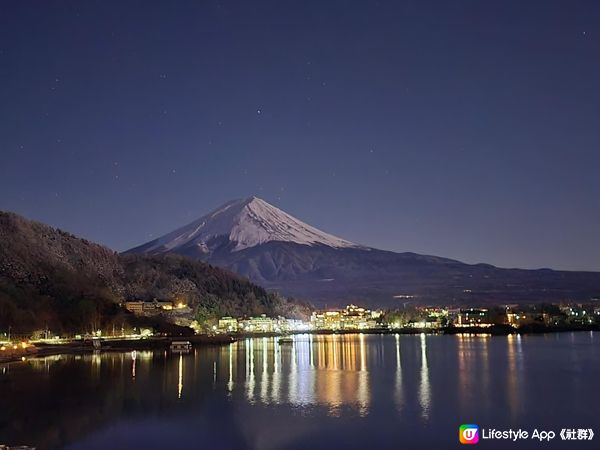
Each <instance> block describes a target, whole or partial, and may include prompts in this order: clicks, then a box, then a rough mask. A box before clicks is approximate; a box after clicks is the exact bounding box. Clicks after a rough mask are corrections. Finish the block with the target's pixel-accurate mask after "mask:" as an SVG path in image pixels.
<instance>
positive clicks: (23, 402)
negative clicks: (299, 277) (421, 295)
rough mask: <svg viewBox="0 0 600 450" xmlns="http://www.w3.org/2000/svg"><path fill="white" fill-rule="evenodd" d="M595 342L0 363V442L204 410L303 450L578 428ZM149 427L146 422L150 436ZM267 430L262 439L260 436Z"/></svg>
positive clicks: (312, 339) (344, 344)
mask: <svg viewBox="0 0 600 450" xmlns="http://www.w3.org/2000/svg"><path fill="white" fill-rule="evenodd" d="M593 338H594V334H588V333H579V334H565V335H549V336H526V337H521V336H507V337H501V336H498V337H491V336H470V335H457V336H426V335H417V336H405V335H402V336H401V335H386V336H378V335H362V334H356V335H298V336H294V340H293V343H291V344H279V343H278V341H277V339H274V338H257V339H245V340H242V341H239V342H236V343H234V344H232V345H229V346H224V347H203V348H197V349H195V350H194V351H193V352H192V353H190V354H171V353H169V352H163V351H156V352H152V351H134V352H123V353H94V354H86V355H58V356H50V357H46V358H37V359H31V360H28V361H27V362H25V363H14V364H9V365H4V366H2V370H0V398H1V399H2V402H3V405H2V406H3V407H4V408H0V441H6V440H7V439H9V440H10V441H11V442H13V443H17V442H27V443H30V444H36V445H37V446H38V448H39V449H42V450H43V449H45V448H48V449H54V448H63V447H64V446H65V444H67V443H70V442H77V441H78V440H80V439H83V438H84V437H85V436H86V435H88V434H90V433H93V432H94V431H95V430H98V429H102V428H103V427H106V426H117V427H119V426H121V425H120V424H125V423H127V421H129V420H131V419H132V418H135V419H136V420H138V421H140V420H141V421H143V420H151V419H150V418H163V419H161V420H170V421H171V422H170V425H169V426H170V427H171V428H173V427H177V424H178V423H180V422H182V421H183V420H184V419H183V418H187V417H194V418H195V419H194V420H196V421H202V420H206V418H207V417H213V416H214V417H215V420H218V421H219V423H221V422H223V423H235V424H236V425H235V426H236V427H237V428H236V429H238V431H239V432H240V433H242V434H243V436H244V442H245V444H244V445H242V444H240V443H239V442H238V443H236V446H240V445H241V447H240V448H261V449H264V450H269V449H270V448H278V447H277V446H278V445H283V443H285V442H288V441H289V440H290V439H292V436H293V437H294V439H299V440H300V441H301V442H304V443H305V444H307V445H311V446H315V442H313V441H310V439H309V438H308V437H306V436H308V434H307V433H309V430H310V433H315V432H319V433H321V434H323V433H325V434H327V433H328V432H329V431H328V430H337V432H338V433H339V432H340V431H341V430H344V433H347V434H348V436H347V440H348V445H350V448H353V447H352V445H354V444H356V446H358V445H359V444H361V442H362V441H361V439H362V437H361V436H363V435H362V434H360V435H358V434H356V433H359V430H362V431H361V432H362V433H367V434H369V433H376V434H377V436H378V439H380V440H381V442H379V444H380V445H382V446H383V447H382V448H386V447H385V443H386V442H388V441H387V440H386V439H392V436H395V435H396V434H397V433H398V432H400V431H402V430H404V431H405V432H406V433H409V432H411V430H413V429H414V428H415V427H417V428H418V429H421V430H430V431H431V432H432V433H431V436H429V437H428V438H429V439H433V440H435V439H442V438H443V437H444V436H449V435H450V434H452V438H453V439H454V438H455V436H454V434H455V433H454V431H455V428H456V426H458V424H460V423H469V422H474V423H481V424H487V425H489V426H492V427H500V426H502V425H505V426H517V427H519V426H525V425H526V424H527V423H533V424H535V425H537V426H539V425H544V424H545V422H552V423H557V424H560V423H561V421H563V422H564V421H565V420H567V421H571V422H572V421H573V420H577V418H579V421H580V422H581V425H582V426H583V425H585V423H584V422H585V420H587V419H588V418H589V417H592V414H591V413H590V412H589V411H593V408H592V409H590V408H589V407H587V406H586V405H585V402H586V401H587V402H597V401H600V396H599V394H597V391H596V390H595V387H594V386H595V382H596V379H597V378H598V376H600V352H599V351H598V350H597V349H596V348H595V346H594V345H593V344H594V341H593ZM561 361H562V362H566V363H564V364H560V362H561ZM549 392H554V393H557V392H560V395H549V394H548V393H549ZM582 399H583V400H582ZM204 405H212V406H210V407H206V406H204ZM215 405H216V406H215ZM153 420H154V419H153ZM172 421H175V422H172ZM160 423H162V422H160ZM160 423H159V424H158V425H157V423H155V422H152V426H151V427H150V425H148V426H149V427H150V428H149V430H151V431H148V432H149V433H151V432H152V433H153V432H154V430H155V429H156V428H157V427H159V425H160ZM565 423H566V422H565ZM325 424H327V426H326V425H325ZM588 425H593V424H588ZM123 426H125V425H123ZM165 426H166V425H165ZM198 426H199V427H200V429H202V430H204V431H203V432H204V433H208V434H209V437H210V433H211V432H212V431H211V430H212V428H214V429H215V431H214V433H217V429H218V426H216V425H214V424H213V425H210V426H207V427H204V428H202V426H200V425H198ZM198 426H196V428H198ZM219 426H220V425H219ZM578 426H579V423H578ZM340 427H341V428H340ZM190 428H191V429H194V427H190ZM266 429H269V433H270V434H269V438H268V439H267V438H266V437H265V435H263V434H261V433H264V432H265V431H264V430H266ZM283 429H285V430H287V431H286V433H290V434H286V433H283V431H281V430H283ZM24 430H28V431H29V434H27V435H25V431H24ZM31 430H33V431H31ZM57 430H58V431H57ZM61 430H62V431H61ZM355 430H356V431H355ZM433 431H435V432H433ZM32 432H33V433H34V434H33V435H31V433H32ZM187 432H188V431H187V428H185V427H184V428H183V429H182V430H181V431H180V433H181V434H183V435H185V433H187ZM190 432H191V431H190ZM221 433H222V430H221ZM278 433H279V434H278ZM331 433H333V431H331ZM275 435H277V438H276V437H275ZM111 436H112V437H111V439H113V440H114V439H117V438H115V437H114V435H113V434H111ZM303 436H304V437H303ZM24 437H25V438H27V439H25V440H23V438H24ZM98 439H99V438H98ZM160 439H161V438H160V437H155V438H153V442H154V441H156V442H157V443H160ZM207 439H208V438H207ZM302 439H304V441H302ZM306 439H308V441H307V440H306ZM322 439H325V438H322ZM332 439H333V437H332ZM405 439H408V438H407V437H406V436H405ZM300 441H299V442H300ZM215 442H219V441H215ZM269 442H271V443H270V444H269ZM273 442H277V443H278V444H277V446H275V447H273V445H274V444H273ZM390 442H391V441H390ZM286 445H287V444H286ZM361 445H362V444H361ZM317 447H318V445H317ZM73 448H74V449H79V448H86V447H85V446H84V447H77V446H75V447H73ZM123 448H127V446H124V447H123ZM148 448H152V446H150V447H148ZM214 448H219V446H218V445H217V446H216V447H214ZM323 448H326V447H323ZM414 448H417V447H414Z"/></svg>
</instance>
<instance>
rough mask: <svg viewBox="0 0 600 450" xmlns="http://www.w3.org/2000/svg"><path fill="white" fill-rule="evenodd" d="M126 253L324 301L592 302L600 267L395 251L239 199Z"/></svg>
mask: <svg viewBox="0 0 600 450" xmlns="http://www.w3.org/2000/svg"><path fill="white" fill-rule="evenodd" d="M126 253H142V254H150V255H161V254H170V253H174V254H180V255H185V256H188V257H191V258H193V259H197V260H202V261H206V262H208V263H210V264H213V265H216V266H220V267H223V268H226V269H229V270H231V271H233V272H236V273H238V274H239V275H242V276H245V277H248V278H249V279H250V280H251V281H253V282H255V283H257V284H260V285H262V286H264V287H266V288H268V289H272V290H277V291H280V292H282V293H283V294H285V295H289V296H293V297H297V298H302V299H307V300H310V301H312V302H313V303H315V304H317V305H323V304H327V305H338V304H345V303H348V302H351V301H356V302H362V303H363V304H367V305H381V306H392V305H394V304H399V303H406V302H418V303H428V304H436V303H440V304H441V303H443V304H457V305H467V304H481V303H518V302H544V301H548V302H555V301H564V300H580V301H585V300H590V299H592V298H598V297H600V273H597V272H568V271H554V270H550V269H539V270H524V269H502V268H497V267H494V266H491V265H489V264H474V265H472V264H465V263H462V262H460V261H456V260H452V259H448V258H442V257H437V256H427V255H419V254H416V253H409V252H404V253H395V252H390V251H384V250H378V249H374V248H370V247H366V246H363V245H359V244H356V243H353V242H350V241H348V240H346V239H342V238H339V237H336V236H333V235H331V234H329V233H326V232H323V231H321V230H318V229H317V228H315V227H313V226H311V225H308V224H306V223H304V222H302V221H301V220H299V219H297V218H295V217H293V216H292V215H290V214H288V213H286V212H284V211H282V210H281V209H279V208H277V207H275V206H273V205H271V204H269V203H267V202H266V201H264V200H262V199H260V198H257V197H250V198H247V199H241V200H233V201H230V202H228V203H226V204H224V205H222V206H221V207H219V208H217V209H215V210H214V211H212V212H210V213H209V214H207V215H205V216H202V217H201V218H199V219H198V220H195V221H194V222H192V223H190V224H188V225H185V226H183V227H181V228H178V229H177V230H175V231H173V232H171V233H168V234H165V235H164V236H162V237H159V238H158V239H155V240H153V241H150V242H148V243H146V244H143V245H141V246H139V247H135V248H133V249H131V250H128V251H127V252H126Z"/></svg>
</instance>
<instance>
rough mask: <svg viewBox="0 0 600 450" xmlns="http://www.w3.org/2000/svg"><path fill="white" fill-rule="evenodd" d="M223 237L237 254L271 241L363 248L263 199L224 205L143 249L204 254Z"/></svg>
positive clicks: (237, 201) (254, 198)
mask: <svg viewBox="0 0 600 450" xmlns="http://www.w3.org/2000/svg"><path fill="white" fill-rule="evenodd" d="M223 237H226V238H227V239H228V240H229V242H231V243H232V245H233V248H232V251H234V252H235V251H240V250H243V249H246V248H250V247H255V246H257V245H260V244H264V243H266V242H270V241H279V242H294V243H297V244H304V245H311V246H312V245H319V244H320V245H326V246H328V247H333V248H361V246H359V245H357V244H354V243H352V242H350V241H346V240H344V239H341V238H338V237H336V236H333V235H331V234H328V233H325V232H323V231H321V230H318V229H317V228H315V227H312V226H310V225H308V224H306V223H304V222H302V221H301V220H298V219H296V218H295V217H293V216H291V215H289V214H287V213H286V212H284V211H282V210H280V209H279V208H276V207H275V206H273V205H271V204H269V203H267V202H266V201H264V200H262V199H260V198H257V197H250V198H247V199H242V200H234V201H231V202H228V203H226V204H224V205H223V206H221V207H220V208H217V209H216V210H214V211H213V212H211V213H209V214H207V215H205V216H203V217H201V218H200V219H198V220H196V221H194V222H192V223H190V224H188V225H186V226H184V227H182V228H179V229H177V230H175V231H173V232H171V233H169V234H166V235H164V236H162V237H160V238H158V239H156V240H155V241H152V242H151V243H148V244H147V245H146V246H143V247H144V249H143V251H144V252H146V253H154V252H168V251H171V250H175V249H177V248H181V247H186V248H189V247H190V246H195V247H196V248H197V249H198V250H200V251H201V252H202V253H209V252H210V251H211V250H212V249H211V248H210V247H211V242H214V241H215V239H218V238H223Z"/></svg>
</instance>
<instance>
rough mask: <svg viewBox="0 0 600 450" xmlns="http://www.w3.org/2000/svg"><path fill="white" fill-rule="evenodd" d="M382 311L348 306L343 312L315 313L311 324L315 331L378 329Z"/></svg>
mask: <svg viewBox="0 0 600 450" xmlns="http://www.w3.org/2000/svg"><path fill="white" fill-rule="evenodd" d="M381 315H382V312H381V311H371V310H368V309H365V308H362V307H360V306H356V305H348V306H346V308H344V309H342V310H330V311H315V312H313V313H312V315H311V319H310V323H311V324H312V327H313V329H315V330H333V331H335V330H367V329H373V328H377V327H378V326H379V325H380V324H379V323H378V319H379V318H380V317H381Z"/></svg>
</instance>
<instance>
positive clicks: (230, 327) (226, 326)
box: [217, 316, 238, 333]
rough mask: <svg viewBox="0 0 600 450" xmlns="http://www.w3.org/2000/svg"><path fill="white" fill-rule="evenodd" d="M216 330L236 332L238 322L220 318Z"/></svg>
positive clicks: (230, 318)
mask: <svg viewBox="0 0 600 450" xmlns="http://www.w3.org/2000/svg"><path fill="white" fill-rule="evenodd" d="M217 328H218V329H219V330H221V331H224V332H226V333H235V332H237V330H238V320H237V319H234V318H233V317H228V316H226V317H221V318H220V319H219V324H218V325H217Z"/></svg>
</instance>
